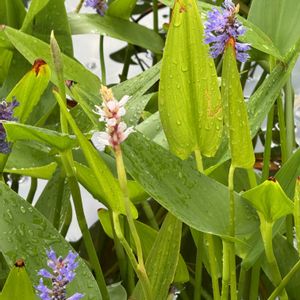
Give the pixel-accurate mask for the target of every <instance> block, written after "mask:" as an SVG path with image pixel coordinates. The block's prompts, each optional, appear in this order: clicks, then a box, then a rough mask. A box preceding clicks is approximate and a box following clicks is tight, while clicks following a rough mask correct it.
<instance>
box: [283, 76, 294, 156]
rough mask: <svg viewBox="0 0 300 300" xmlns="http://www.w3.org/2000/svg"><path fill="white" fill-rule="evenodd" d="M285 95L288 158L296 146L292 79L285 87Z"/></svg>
mask: <svg viewBox="0 0 300 300" xmlns="http://www.w3.org/2000/svg"><path fill="white" fill-rule="evenodd" d="M284 93H285V119H286V147H287V158H289V157H290V156H291V155H292V154H293V149H294V144H295V132H294V128H295V124H294V95H293V87H292V83H291V79H289V80H288V81H287V83H286V85H285V87H284Z"/></svg>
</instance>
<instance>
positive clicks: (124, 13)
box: [106, 0, 136, 20]
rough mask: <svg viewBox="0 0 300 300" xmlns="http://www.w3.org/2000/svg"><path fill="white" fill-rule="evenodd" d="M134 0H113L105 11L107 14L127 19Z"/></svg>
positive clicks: (133, 5)
mask: <svg viewBox="0 0 300 300" xmlns="http://www.w3.org/2000/svg"><path fill="white" fill-rule="evenodd" d="M135 3H136V0H113V1H112V2H111V3H110V4H109V6H108V9H107V11H106V14H108V15H109V16H114V17H117V18H120V19H124V20H128V19H129V17H130V16H131V13H132V11H133V9H134V7H135Z"/></svg>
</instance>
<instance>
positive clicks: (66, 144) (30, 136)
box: [3, 122, 77, 151]
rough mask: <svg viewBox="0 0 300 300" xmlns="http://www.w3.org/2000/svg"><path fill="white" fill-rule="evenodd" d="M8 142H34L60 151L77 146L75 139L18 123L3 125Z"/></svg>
mask: <svg viewBox="0 0 300 300" xmlns="http://www.w3.org/2000/svg"><path fill="white" fill-rule="evenodd" d="M3 126H4V128H5V131H6V134H7V139H8V141H17V140H23V141H24V140H25V141H26V140H27V141H30V140H33V141H37V142H40V143H44V144H46V145H49V146H51V147H53V148H55V149H57V150H59V151H65V150H66V149H70V148H72V147H74V146H76V145H77V141H76V139H75V138H74V137H71V136H69V135H67V134H63V133H58V132H57V131H53V130H49V129H45V128H40V127H34V126H30V125H24V124H20V123H16V122H5V123H3Z"/></svg>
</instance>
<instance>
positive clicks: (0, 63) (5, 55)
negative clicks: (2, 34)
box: [0, 48, 13, 85]
mask: <svg viewBox="0 0 300 300" xmlns="http://www.w3.org/2000/svg"><path fill="white" fill-rule="evenodd" d="M12 57H13V52H12V51H10V50H6V49H2V48H0V85H2V84H3V82H4V80H5V78H6V76H7V72H8V70H9V66H10V62H11V60H12Z"/></svg>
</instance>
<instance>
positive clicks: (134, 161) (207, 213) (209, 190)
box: [122, 132, 259, 236]
mask: <svg viewBox="0 0 300 300" xmlns="http://www.w3.org/2000/svg"><path fill="white" fill-rule="evenodd" d="M122 148H123V154H124V157H125V165H126V168H127V170H128V172H129V173H130V174H131V175H132V177H133V178H135V179H136V180H137V181H138V182H139V183H140V184H141V185H142V186H143V187H144V189H145V191H146V192H147V193H149V194H150V195H151V196H152V197H153V198H154V199H155V200H156V201H158V202H159V203H160V204H161V205H162V206H163V207H165V208H166V209H167V210H168V211H170V212H171V213H172V214H173V215H174V216H176V217H177V218H178V219H180V220H181V221H183V222H184V223H186V224H187V225H189V226H191V227H193V228H195V229H197V230H199V231H203V232H208V233H212V234H215V235H219V236H227V235H228V225H229V218H228V216H229V198H228V188H227V187H225V186H224V185H222V184H220V183H217V182H216V181H215V180H213V179H211V178H209V177H207V176H205V175H203V174H199V172H198V171H197V170H196V169H195V166H194V162H191V161H181V160H180V159H178V158H176V157H175V156H173V155H172V154H170V152H169V151H167V150H165V149H163V148H162V147H160V146H159V145H157V144H155V143H154V142H151V141H149V140H148V139H146V138H145V137H143V136H142V135H141V134H140V133H137V132H136V133H133V134H131V135H130V136H129V138H128V141H126V142H125V143H124V144H123V145H122ZM235 199H236V203H235V205H236V234H237V235H243V234H247V233H250V232H253V231H255V230H257V228H258V225H259V222H258V219H257V215H256V213H255V211H254V210H253V209H251V207H250V206H249V205H245V204H246V203H245V202H242V201H240V196H239V195H238V194H236V195H235Z"/></svg>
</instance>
